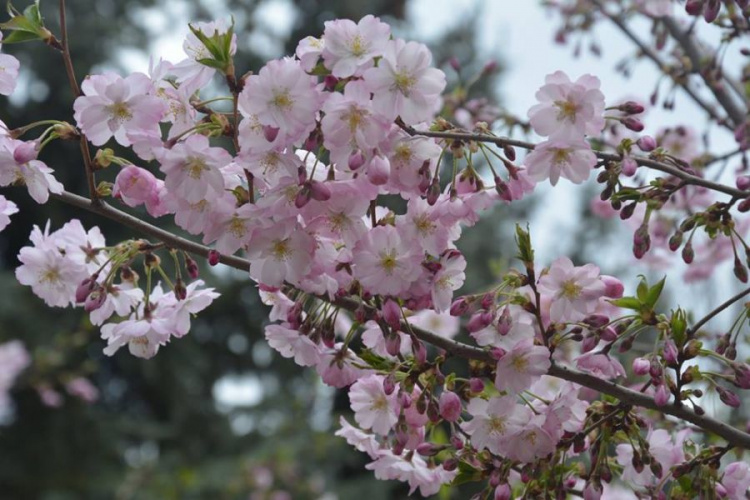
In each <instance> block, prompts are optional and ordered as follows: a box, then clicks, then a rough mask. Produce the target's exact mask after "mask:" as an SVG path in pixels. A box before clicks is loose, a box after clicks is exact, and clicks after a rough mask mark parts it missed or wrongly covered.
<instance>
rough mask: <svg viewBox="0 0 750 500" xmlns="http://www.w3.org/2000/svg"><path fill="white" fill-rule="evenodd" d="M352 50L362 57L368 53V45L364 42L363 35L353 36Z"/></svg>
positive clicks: (354, 54)
mask: <svg viewBox="0 0 750 500" xmlns="http://www.w3.org/2000/svg"><path fill="white" fill-rule="evenodd" d="M350 50H351V52H352V55H353V56H354V57H362V56H363V55H365V54H366V53H367V47H366V46H365V45H364V44H363V43H362V37H361V36H359V35H356V36H355V37H354V38H352V44H351V46H350Z"/></svg>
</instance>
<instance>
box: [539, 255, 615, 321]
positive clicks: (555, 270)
mask: <svg viewBox="0 0 750 500" xmlns="http://www.w3.org/2000/svg"><path fill="white" fill-rule="evenodd" d="M539 289H540V290H541V291H542V292H543V293H546V294H549V295H550V296H551V298H552V306H551V308H550V319H551V320H552V321H555V322H566V321H578V320H581V319H583V318H584V317H585V316H587V315H589V314H592V313H593V312H594V311H595V310H596V308H597V306H598V303H599V302H598V301H599V298H601V297H602V295H604V290H605V285H604V283H603V282H602V280H601V279H599V268H598V267H596V266H595V265H593V264H586V265H584V266H581V267H575V266H573V263H572V262H571V261H570V259H568V258H567V257H560V258H559V259H557V260H555V262H553V263H552V265H551V266H550V268H549V271H548V272H547V274H545V275H544V276H542V277H541V278H540V280H539Z"/></svg>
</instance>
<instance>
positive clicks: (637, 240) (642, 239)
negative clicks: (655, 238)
mask: <svg viewBox="0 0 750 500" xmlns="http://www.w3.org/2000/svg"><path fill="white" fill-rule="evenodd" d="M649 248H651V236H650V235H649V234H648V226H647V225H646V224H643V225H641V226H640V227H639V228H638V229H637V230H636V231H635V233H634V234H633V255H635V258H636V259H641V258H643V256H644V255H646V252H648V249H649Z"/></svg>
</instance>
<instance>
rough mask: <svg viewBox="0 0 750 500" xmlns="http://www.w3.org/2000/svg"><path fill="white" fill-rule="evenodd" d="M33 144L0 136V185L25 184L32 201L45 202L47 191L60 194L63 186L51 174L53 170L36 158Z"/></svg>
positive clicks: (47, 196) (47, 195)
mask: <svg viewBox="0 0 750 500" xmlns="http://www.w3.org/2000/svg"><path fill="white" fill-rule="evenodd" d="M30 146H31V147H30ZM34 146H35V143H27V142H23V141H19V140H15V139H10V138H7V137H3V136H0V186H8V185H10V184H22V185H25V186H26V188H27V189H28V190H29V195H30V196H31V197H32V198H33V199H34V201H36V202H37V203H47V200H48V199H49V193H54V194H60V193H62V192H63V190H64V187H63V185H62V184H60V182H58V181H57V179H55V178H54V177H53V176H52V174H53V172H54V171H53V170H52V169H51V168H49V167H48V166H47V165H46V164H45V163H44V162H42V161H40V160H37V159H36V152H37V151H36V149H35V147H34Z"/></svg>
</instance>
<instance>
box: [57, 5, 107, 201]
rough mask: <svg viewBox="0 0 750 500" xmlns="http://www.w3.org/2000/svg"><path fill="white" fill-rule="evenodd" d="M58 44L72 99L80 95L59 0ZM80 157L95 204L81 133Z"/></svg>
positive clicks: (91, 169)
mask: <svg viewBox="0 0 750 500" xmlns="http://www.w3.org/2000/svg"><path fill="white" fill-rule="evenodd" d="M60 38H61V40H60V44H61V45H62V51H61V53H62V56H63V62H64V63H65V73H66V74H67V75H68V83H69V84H70V90H72V91H73V98H74V99H75V98H77V97H79V96H80V95H81V88H80V87H79V86H78V79H77V78H76V73H75V70H74V69H73V59H72V58H71V57H70V48H69V47H68V28H67V23H66V20H65V0H60ZM79 142H80V148H81V156H83V167H84V169H85V171H86V183H87V184H88V189H89V196H91V199H92V200H93V202H94V203H95V204H97V203H99V193H97V191H96V177H95V176H94V166H93V165H92V162H91V151H89V141H88V139H87V138H86V135H85V134H83V132H81V138H80V141H79Z"/></svg>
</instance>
